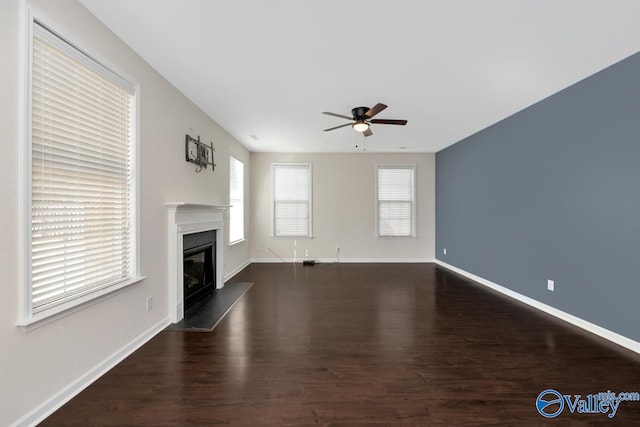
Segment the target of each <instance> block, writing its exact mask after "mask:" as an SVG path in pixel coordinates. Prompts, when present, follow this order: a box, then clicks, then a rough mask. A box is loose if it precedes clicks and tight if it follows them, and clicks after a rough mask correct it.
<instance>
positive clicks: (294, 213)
mask: <svg viewBox="0 0 640 427" xmlns="http://www.w3.org/2000/svg"><path fill="white" fill-rule="evenodd" d="M273 236H274V237H311V164H310V163H304V164H284V163H277V164H274V165H273Z"/></svg>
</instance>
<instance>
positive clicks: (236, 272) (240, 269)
mask: <svg viewBox="0 0 640 427" xmlns="http://www.w3.org/2000/svg"><path fill="white" fill-rule="evenodd" d="M249 264H251V260H250V259H248V260H246V261H245V262H243V263H242V264H241V265H240V266H238V267H236V268H234V269H233V270H231V271H230V272H229V273H227V274H226V275H225V276H224V278H223V279H222V281H223V282H225V283H226V282H227V281H228V280H229V279H231V278H232V277H233V276H235V275H236V274H238V273H240V272H241V271H242V270H244V268H245V267H246V266H248V265H249Z"/></svg>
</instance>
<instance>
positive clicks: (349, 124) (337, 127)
mask: <svg viewBox="0 0 640 427" xmlns="http://www.w3.org/2000/svg"><path fill="white" fill-rule="evenodd" d="M352 124H353V123H345V124H343V125H340V126H336V127H332V128H329V129H325V130H324V131H325V132H328V131H330V130H334V129H340V128H343V127H345V126H351V125H352Z"/></svg>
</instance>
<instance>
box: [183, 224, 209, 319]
mask: <svg viewBox="0 0 640 427" xmlns="http://www.w3.org/2000/svg"><path fill="white" fill-rule="evenodd" d="M183 250H184V252H183V260H184V262H183V271H184V308H185V310H186V309H187V308H188V307H190V306H191V305H193V304H194V303H195V302H196V301H198V300H199V299H201V298H202V297H204V296H205V295H206V294H208V293H209V292H211V291H213V290H214V289H215V288H216V232H215V230H210V231H203V232H200V233H192V234H185V235H184V236H183Z"/></svg>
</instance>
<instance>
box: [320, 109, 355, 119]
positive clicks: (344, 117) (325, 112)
mask: <svg viewBox="0 0 640 427" xmlns="http://www.w3.org/2000/svg"><path fill="white" fill-rule="evenodd" d="M322 114H326V115H328V116H334V117H340V118H341V119H347V120H353V117H347V116H343V115H342V114H336V113H329V112H327V111H323V112H322Z"/></svg>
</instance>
